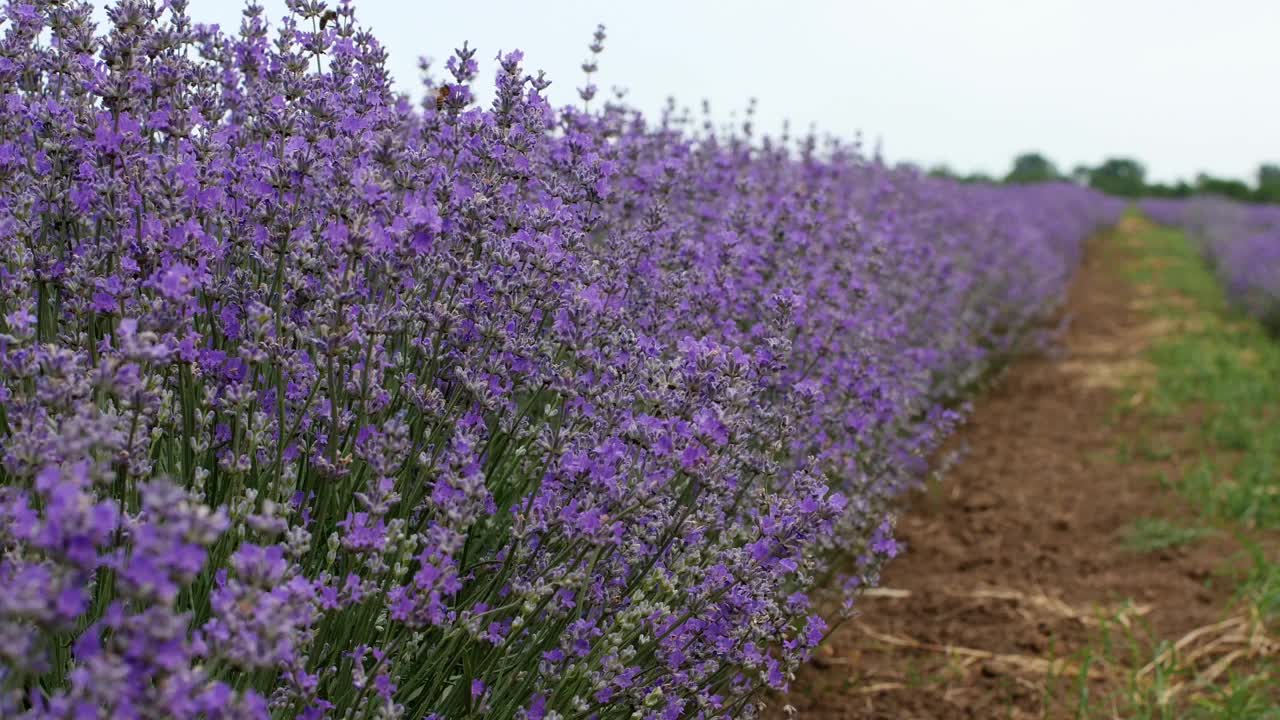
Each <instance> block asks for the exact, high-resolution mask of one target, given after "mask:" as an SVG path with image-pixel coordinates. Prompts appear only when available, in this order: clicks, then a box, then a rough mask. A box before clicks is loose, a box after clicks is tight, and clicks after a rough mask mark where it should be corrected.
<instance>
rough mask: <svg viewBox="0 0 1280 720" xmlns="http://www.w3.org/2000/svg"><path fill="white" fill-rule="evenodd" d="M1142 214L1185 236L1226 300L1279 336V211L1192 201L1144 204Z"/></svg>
mask: <svg viewBox="0 0 1280 720" xmlns="http://www.w3.org/2000/svg"><path fill="white" fill-rule="evenodd" d="M1141 208H1142V211H1143V212H1144V213H1146V215H1147V216H1148V217H1150V218H1151V219H1152V220H1154V221H1155V222H1157V223H1160V224H1162V225H1169V226H1172V227H1179V228H1182V229H1183V230H1186V231H1187V234H1188V235H1190V236H1191V238H1192V240H1193V241H1194V242H1195V243H1196V244H1197V245H1198V247H1199V249H1200V251H1201V253H1202V254H1203V255H1204V257H1205V259H1206V260H1207V261H1208V262H1209V264H1210V265H1211V266H1212V267H1213V268H1214V270H1215V272H1216V273H1217V275H1218V278H1219V279H1220V280H1221V281H1222V285H1223V287H1224V289H1225V290H1226V293H1227V298H1228V299H1229V300H1230V301H1231V302H1232V303H1233V304H1234V305H1236V306H1237V307H1239V308H1240V309H1241V310H1243V311H1244V312H1245V313H1247V314H1249V315H1250V316H1252V317H1254V318H1256V319H1257V320H1259V321H1260V322H1262V324H1263V325H1264V326H1266V327H1267V328H1268V329H1269V330H1271V331H1272V332H1274V333H1278V334H1280V206H1276V205H1248V204H1244V203H1237V202H1233V201H1230V200H1227V199H1225V198H1216V197H1195V198H1191V199H1188V200H1163V199H1152V200H1145V201H1143V202H1142V204H1141Z"/></svg>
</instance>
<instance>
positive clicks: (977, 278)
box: [0, 0, 1120, 720]
mask: <svg viewBox="0 0 1280 720" xmlns="http://www.w3.org/2000/svg"><path fill="white" fill-rule="evenodd" d="M185 8H186V2H185V1H184V0H168V1H167V2H165V3H163V4H160V3H155V2H152V1H151V0H122V1H121V2H118V3H116V4H115V5H114V6H112V8H111V10H110V19H111V25H110V27H108V28H106V29H105V32H103V33H97V32H96V31H95V29H94V27H93V25H92V23H91V21H90V16H91V11H90V6H89V5H88V4H86V3H80V2H70V1H68V0H32V2H28V3H25V4H10V5H9V6H8V8H7V11H6V12H7V22H6V23H5V25H4V30H3V32H4V36H3V39H2V40H0V87H3V102H2V103H0V205H2V208H3V210H2V212H0V455H2V458H3V459H2V462H0V553H2V554H0V588H3V592H0V716H3V717H6V718H10V717H12V718H70V717H75V718H94V717H102V718H106V717H110V718H142V717H170V718H196V717H205V718H241V717H254V718H256V717H277V718H285V717H301V718H323V717H333V718H354V717H377V718H398V717H412V718H423V717H428V718H464V717H481V716H483V717H494V718H526V719H528V720H542V719H544V718H553V717H554V718H633V717H635V718H658V717H662V718H676V717H750V716H752V715H753V714H754V713H755V711H756V710H755V700H756V698H757V697H758V695H759V693H760V692H761V691H762V690H763V689H765V688H773V689H776V690H783V689H785V688H786V686H787V683H788V680H789V678H790V677H791V674H792V672H793V671H794V670H795V669H796V667H797V666H798V664H799V663H801V662H803V661H804V660H805V659H806V658H807V657H808V655H809V653H810V652H811V650H812V649H813V648H814V647H815V646H816V645H817V644H818V643H819V642H820V641H821V640H822V638H823V637H824V634H825V633H826V632H827V631H828V628H829V623H830V621H831V619H832V617H833V615H839V613H840V612H841V608H842V607H843V608H844V609H845V610H847V609H848V608H849V607H850V606H851V604H852V602H853V600H854V598H855V596H856V592H857V590H858V589H860V588H863V587H866V586H869V585H872V584H874V583H875V582H876V577H877V571H878V568H879V567H880V564H881V563H882V562H883V561H884V559H886V558H888V557H891V556H893V555H894V554H895V553H896V552H897V551H898V546H897V544H896V543H895V542H894V540H893V536H892V522H891V517H892V516H891V512H890V510H891V501H892V498H893V496H894V495H896V494H897V493H899V492H900V491H901V490H902V489H903V488H906V487H909V486H911V485H912V484H913V483H915V482H917V481H918V479H919V478H920V477H921V475H922V473H923V472H924V471H925V469H926V464H927V463H926V459H927V458H928V457H929V455H930V453H931V452H932V451H933V450H934V449H935V448H936V447H937V446H938V443H939V442H940V441H941V439H942V438H943V437H944V436H945V435H946V433H947V432H948V431H949V430H950V429H951V428H952V427H953V426H954V424H955V423H956V421H957V419H958V418H959V410H960V409H961V408H962V407H963V399H964V397H965V396H966V394H967V393H968V391H969V390H970V388H971V387H972V385H973V383H974V382H975V380H977V379H978V378H980V377H981V376H982V375H983V374H984V373H986V372H988V371H989V370H991V369H992V368H993V367H995V366H996V365H998V364H999V363H1000V362H1002V361H1003V360H1004V359H1005V358H1006V357H1007V356H1008V355H1009V354H1010V353H1012V352H1015V351H1017V350H1018V349H1019V347H1020V346H1021V345H1022V344H1024V343H1026V342H1034V340H1035V338H1036V337H1037V333H1036V330H1037V328H1038V327H1039V326H1040V325H1041V323H1042V321H1043V320H1044V319H1045V318H1046V316H1047V314H1048V313H1050V312H1052V311H1053V309H1054V308H1055V307H1056V306H1057V305H1058V304H1059V303H1060V302H1061V300H1062V298H1063V294H1064V291H1065V287H1066V284H1067V282H1068V280H1069V278H1070V276H1071V274H1072V272H1073V270H1074V269H1075V267H1076V266H1077V265H1078V263H1079V261H1080V256H1081V250H1082V242H1083V240H1084V239H1085V238H1086V237H1088V236H1089V235H1090V234H1091V233H1093V232H1094V231H1095V230H1096V229H1097V228H1099V227H1100V226H1103V225H1106V224H1108V223H1111V222H1113V221H1114V220H1115V219H1116V217H1117V214H1118V213H1119V211H1120V207H1119V205H1118V203H1116V202H1114V201H1111V200H1108V199H1105V198H1103V197H1101V196H1099V195H1096V194H1094V193H1091V192H1089V191H1087V190H1084V189H1080V188H1078V187H1075V186H1072V185H1065V184H1063V185H1041V186H1034V187H1021V188H992V187H985V186H961V185H957V184H954V183H951V182H948V181H942V180H936V179H931V178H927V177H923V176H921V175H919V174H917V173H914V172H911V171H906V170H895V169H890V168H887V167H885V166H884V165H882V164H880V163H878V162H876V161H872V160H867V159H865V158H863V157H862V156H860V154H859V153H858V151H857V149H856V148H855V147H850V146H847V145H842V144H840V143H838V142H835V141H831V140H820V139H818V138H814V137H800V138H776V139H769V138H756V137H753V135H752V134H751V130H750V128H749V127H744V128H741V129H740V130H738V131H736V132H732V133H715V132H711V131H709V130H707V129H703V128H699V127H698V126H697V124H696V123H694V122H692V121H691V120H689V119H688V118H687V117H684V116H682V115H680V114H678V113H675V112H669V113H667V114H665V115H663V116H662V117H658V118H654V119H646V118H643V117H641V116H640V115H639V114H638V113H636V112H634V111H632V110H629V109H627V108H625V107H623V106H621V105H619V104H617V103H616V102H613V101H604V100H603V99H600V98H595V97H594V95H595V90H594V88H593V87H591V86H590V85H588V86H586V87H584V88H583V89H582V90H581V92H580V94H581V99H582V104H581V107H577V108H561V109H556V108H553V107H551V106H550V105H549V104H548V103H547V101H546V100H545V98H544V95H543V90H545V88H546V86H547V81H546V80H545V79H544V78H542V77H541V76H540V75H536V76H532V75H529V74H527V73H526V72H525V70H524V69H523V67H522V58H521V55H520V53H518V52H511V53H506V54H503V55H501V56H500V66H501V67H500V70H499V72H498V75H497V79H496V85H497V93H496V99H495V100H494V102H493V104H492V106H491V107H489V108H480V107H476V105H475V103H474V102H473V101H472V82H473V81H474V79H475V78H474V76H475V73H476V62H475V60H474V51H473V50H469V49H466V48H465V47H464V49H462V50H460V51H458V52H457V53H456V54H455V56H454V57H452V58H451V59H450V60H449V62H448V63H447V64H446V66H445V68H444V71H445V76H444V77H443V78H438V79H428V80H426V85H425V87H424V96H425V97H426V100H425V101H423V102H421V103H420V104H418V105H415V104H414V103H412V102H411V101H410V100H409V99H408V98H406V97H403V96H397V95H396V94H394V93H393V92H392V91H391V89H390V88H391V83H390V79H389V78H388V76H387V74H386V72H385V68H384V52H383V50H382V49H381V47H380V46H379V45H378V42H377V40H376V39H375V38H374V37H372V36H371V35H370V34H368V33H367V32H365V31H363V30H361V29H360V28H359V26H358V25H357V24H356V21H355V19H354V14H353V11H352V8H351V6H350V5H349V4H343V5H341V6H339V7H337V8H336V9H328V8H326V7H325V6H324V4H323V3H319V2H295V3H293V7H292V12H293V15H292V16H291V17H290V18H288V19H286V20H285V21H284V22H283V23H282V24H280V25H279V26H278V27H276V28H274V29H270V28H269V27H268V25H267V23H266V22H265V20H264V19H263V17H262V14H261V10H260V9H258V8H256V7H253V6H251V7H250V8H249V9H248V10H247V11H246V13H245V17H244V21H243V24H242V26H241V29H240V31H239V33H238V34H234V35H227V34H222V33H221V32H219V31H218V30H216V29H214V28H210V27H205V26H201V25H199V24H196V23H194V22H193V21H192V20H191V19H190V18H188V17H187V15H186V13H185ZM605 39H606V38H605V35H604V31H603V29H601V31H600V32H598V33H597V35H596V38H595V39H594V41H593V42H592V47H591V50H592V53H593V58H594V56H595V55H596V54H598V53H599V51H600V49H601V48H602V47H603V44H604V41H605ZM587 69H588V71H589V73H590V72H593V71H594V70H595V60H594V59H593V60H592V61H590V62H589V63H588V65H587ZM827 590H829V591H830V592H826V593H824V591H827Z"/></svg>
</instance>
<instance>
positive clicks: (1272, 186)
mask: <svg viewBox="0 0 1280 720" xmlns="http://www.w3.org/2000/svg"><path fill="white" fill-rule="evenodd" d="M1256 193H1257V196H1258V200H1260V201H1262V202H1269V203H1280V165H1272V164H1264V165H1262V166H1260V167H1259V168H1258V189H1257V191H1256Z"/></svg>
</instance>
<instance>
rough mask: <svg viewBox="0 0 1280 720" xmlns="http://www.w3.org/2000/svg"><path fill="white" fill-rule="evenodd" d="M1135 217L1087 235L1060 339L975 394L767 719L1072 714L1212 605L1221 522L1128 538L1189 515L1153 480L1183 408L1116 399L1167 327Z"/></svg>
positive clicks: (1205, 623)
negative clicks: (1156, 310) (932, 477)
mask: <svg viewBox="0 0 1280 720" xmlns="http://www.w3.org/2000/svg"><path fill="white" fill-rule="evenodd" d="M1145 229H1147V226H1146V225H1145V223H1144V222H1143V221H1141V220H1139V219H1137V218H1132V217H1131V218H1126V219H1125V220H1124V221H1123V222H1122V223H1121V225H1120V226H1119V227H1118V228H1116V229H1115V230H1114V231H1113V232H1111V233H1108V234H1106V235H1104V236H1101V237H1099V238H1097V239H1096V240H1095V241H1094V242H1093V243H1092V244H1091V246H1090V247H1089V249H1088V252H1087V255H1086V258H1085V261H1084V264H1083V267H1082V268H1081V269H1080V271H1079V274H1078V275H1077V278H1076V280H1075V283H1074V287H1073V289H1072V292H1071V294H1070V298H1069V301H1068V305H1067V308H1066V312H1067V313H1068V315H1069V326H1068V329H1067V332H1066V333H1065V336H1064V337H1063V338H1062V341H1061V343H1062V347H1060V348H1059V351H1058V352H1053V353H1049V354H1047V355H1040V356H1030V357H1025V358H1022V359H1020V360H1018V361H1016V362H1015V363H1013V365H1012V366H1011V367H1010V368H1008V371H1007V373H1006V374H1004V375H1003V376H1002V377H1000V378H999V379H998V380H996V381H995V382H994V383H993V385H992V387H990V388H988V389H987V391H986V392H984V393H983V394H981V396H980V397H978V398H977V399H976V401H975V404H974V408H973V413H972V415H971V417H970V419H969V420H968V422H967V424H966V425H965V426H964V427H963V428H961V429H960V431H959V432H957V433H956V435H955V437H953V438H952V439H951V441H950V444H949V446H948V447H947V448H945V449H944V450H945V451H948V452H949V451H960V452H961V453H963V454H962V456H961V457H960V459H959V461H958V463H956V464H955V465H954V466H952V467H951V468H950V469H948V470H947V472H946V474H945V476H944V477H943V479H942V480H941V481H939V482H936V483H933V484H931V485H930V487H929V488H928V489H927V490H923V491H921V492H918V493H916V494H915V495H913V496H912V497H910V498H908V499H907V500H906V502H905V503H904V506H903V510H902V512H901V513H900V515H899V517H898V524H897V528H898V534H899V537H900V539H901V540H903V541H904V542H905V543H906V546H907V549H906V551H905V552H904V553H903V554H902V555H901V556H899V557H898V558H896V559H895V560H893V561H892V562H891V563H890V564H889V566H888V567H887V568H886V569H885V572H884V575H883V579H882V583H881V586H880V587H879V588H877V589H876V590H873V591H871V592H869V593H868V594H866V595H864V596H863V597H862V598H861V599H860V600H859V601H858V606H857V614H856V615H855V616H854V617H852V618H851V619H849V620H847V621H845V622H844V623H843V624H842V625H841V626H840V627H839V629H837V630H836V631H835V632H834V633H833V635H832V636H831V638H830V639H829V641H828V643H827V644H826V645H825V646H824V647H823V648H822V649H821V650H820V651H819V653H818V654H817V656H816V657H815V659H814V661H813V662H812V663H811V664H810V665H809V666H807V667H806V668H805V669H804V670H803V672H801V673H800V675H799V677H797V678H796V680H795V682H794V683H793V687H792V691H791V692H790V693H789V694H788V695H787V696H786V697H784V698H774V699H772V700H771V701H770V703H769V705H770V710H769V711H768V712H769V713H775V715H774V717H781V716H782V712H783V711H782V710H781V709H780V706H782V705H783V704H784V703H789V704H791V705H792V706H794V708H795V710H796V711H798V714H799V717H802V718H814V719H815V720H822V719H835V718H893V719H894V720H907V719H910V718H983V719H985V718H1006V717H1007V718H1027V717H1035V718H1044V717H1048V718H1057V717H1079V716H1081V714H1080V709H1081V707H1082V706H1083V705H1085V704H1089V703H1092V705H1093V706H1094V712H1097V711H1098V710H1100V709H1102V708H1104V707H1106V705H1107V704H1108V703H1114V697H1115V696H1116V694H1117V693H1119V692H1120V690H1119V689H1118V688H1119V686H1120V685H1129V686H1131V685H1133V684H1134V683H1135V682H1136V683H1142V682H1148V681H1151V682H1156V680H1155V679H1154V676H1155V675H1157V674H1158V670H1153V669H1152V668H1147V669H1146V670H1145V671H1144V670H1143V669H1142V666H1143V664H1144V663H1146V662H1147V661H1149V660H1151V659H1152V657H1154V656H1157V654H1158V648H1159V647H1161V646H1159V645H1158V643H1159V642H1161V640H1165V641H1167V642H1170V643H1172V642H1173V641H1176V640H1178V639H1179V638H1184V637H1187V636H1188V634H1191V637H1192V639H1193V640H1194V639H1195V638H1198V637H1203V636H1202V635H1197V634H1196V633H1197V631H1198V629H1201V628H1206V627H1210V626H1213V625H1214V624H1215V623H1220V622H1221V621H1222V620H1223V619H1224V617H1227V615H1226V613H1227V612H1228V609H1229V608H1230V605H1231V602H1230V601H1231V598H1232V593H1233V590H1234V589H1235V586H1236V583H1235V582H1233V581H1232V580H1231V578H1230V576H1231V575H1232V574H1233V573H1234V571H1232V570H1231V565H1232V563H1233V559H1234V558H1238V556H1239V555H1240V547H1239V545H1238V544H1237V541H1236V540H1234V539H1233V538H1232V537H1231V535H1230V534H1229V533H1216V534H1210V535H1208V536H1206V537H1203V538H1198V539H1196V541H1195V542H1189V543H1169V545H1168V546H1167V547H1161V548H1158V549H1155V550H1151V549H1149V548H1148V550H1147V551H1145V552H1144V551H1138V550H1135V549H1134V548H1133V547H1132V542H1131V541H1126V537H1128V535H1126V533H1130V532H1131V531H1132V528H1133V525H1134V522H1135V520H1136V519H1141V518H1150V517H1158V518H1161V519H1162V520H1164V521H1168V522H1169V523H1170V524H1171V526H1172V527H1180V526H1181V525H1180V523H1182V524H1187V525H1195V524H1197V522H1198V521H1197V519H1196V518H1197V517H1199V515H1198V513H1197V512H1196V509H1195V508H1192V507H1190V506H1189V505H1188V501H1187V500H1186V499H1185V496H1183V495H1180V494H1179V493H1177V492H1175V491H1172V490H1170V489H1169V488H1167V487H1162V485H1161V483H1160V481H1159V480H1158V477H1159V476H1161V474H1164V475H1166V476H1174V475H1177V474H1178V473H1180V472H1181V471H1182V468H1183V467H1184V466H1185V464H1186V463H1188V462H1191V461H1192V460H1193V459H1194V457H1195V450H1194V449H1192V448H1188V447H1180V446H1179V445H1180V442H1181V441H1180V440H1179V438H1182V437H1184V433H1183V432H1182V431H1183V429H1184V428H1185V427H1187V426H1188V424H1192V425H1194V424H1195V423H1196V418H1195V417H1189V416H1187V414H1186V413H1183V414H1181V415H1180V416H1171V417H1165V418H1163V419H1160V418H1156V419H1153V418H1152V417H1151V416H1150V415H1148V414H1145V413H1140V412H1137V413H1130V412H1125V411H1124V410H1125V406H1126V405H1128V406H1134V407H1137V406H1140V405H1141V404H1142V403H1143V401H1144V392H1143V390H1142V388H1143V387H1144V386H1147V385H1149V384H1150V383H1152V382H1154V379H1155V373H1156V368H1155V367H1154V366H1152V365H1151V364H1150V363H1149V362H1148V361H1147V360H1146V359H1145V357H1144V356H1145V354H1146V352H1147V350H1148V348H1149V347H1150V344H1151V343H1152V342H1154V341H1156V340H1157V339H1159V338H1160V337H1161V336H1164V335H1166V334H1168V333H1171V332H1178V331H1179V328H1178V322H1171V321H1170V320H1169V319H1168V318H1167V317H1165V318H1158V317H1157V316H1156V315H1155V314H1153V313H1152V312H1151V311H1150V308H1151V306H1152V304H1153V302H1154V299H1153V298H1152V297H1151V296H1152V295H1153V294H1156V293H1159V292H1162V291H1161V290H1158V289H1156V288H1154V287H1151V286H1143V285H1142V284H1140V283H1135V282H1134V281H1132V279H1129V278H1127V277H1126V275H1125V273H1126V272H1127V271H1131V270H1132V269H1133V268H1134V266H1135V263H1139V262H1142V261H1143V260H1142V255H1141V252H1140V251H1139V248H1138V247H1137V246H1136V245H1135V242H1136V241H1135V238H1136V237H1139V236H1140V235H1141V233H1142V232H1144V230H1145ZM1169 299H1170V298H1163V300H1166V301H1167V300H1169ZM1174 300H1176V298H1174ZM1152 438H1156V440H1155V441H1154V442H1153V440H1152ZM943 454H946V453H945V452H944V453H943ZM1224 568H1225V569H1224ZM1224 573H1225V575H1224ZM1188 642H1190V641H1188ZM1100 644H1102V645H1106V647H1105V648H1102V649H1101V650H1099V646H1100ZM1120 646H1123V647H1120ZM1121 665H1125V666H1127V667H1124V668H1121V667H1119V666H1121ZM1129 689H1130V690H1132V688H1131V687H1130V688H1129ZM1099 714H1100V715H1101V716H1103V717H1113V716H1124V715H1113V714H1112V712H1108V711H1105V710H1103V711H1102V712H1101V713H1099ZM1093 715H1094V713H1092V712H1091V713H1090V715H1089V716H1091V717H1092V716H1093ZM1178 716H1179V715H1177V714H1175V715H1174V717H1178Z"/></svg>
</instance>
